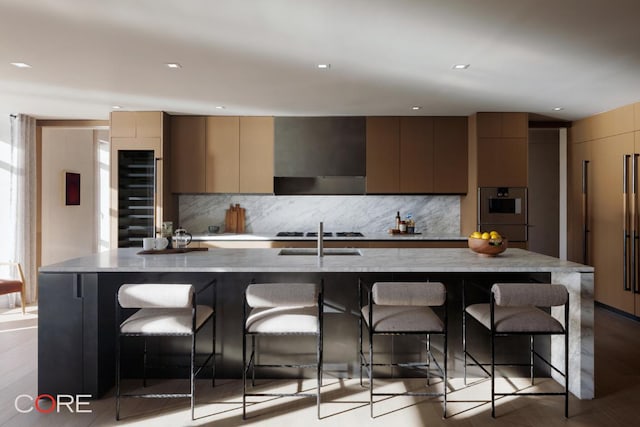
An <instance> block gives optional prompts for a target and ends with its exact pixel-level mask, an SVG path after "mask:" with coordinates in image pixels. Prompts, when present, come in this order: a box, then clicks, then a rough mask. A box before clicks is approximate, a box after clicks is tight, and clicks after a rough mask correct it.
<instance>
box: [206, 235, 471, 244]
mask: <svg viewBox="0 0 640 427" xmlns="http://www.w3.org/2000/svg"><path fill="white" fill-rule="evenodd" d="M316 239H317V237H307V236H301V237H291V236H276V235H275V234H274V233H244V234H235V233H219V234H217V233H216V234H207V233H196V234H193V241H194V242H213V241H247V242H250V241H283V240H286V241H291V240H294V241H295V240H299V241H311V240H316ZM324 240H327V241H336V240H344V241H354V240H358V241H370V240H376V241H380V240H385V241H407V240H417V241H443V240H450V241H466V240H467V236H459V235H437V234H389V233H364V236H363V237H337V236H331V237H324Z"/></svg>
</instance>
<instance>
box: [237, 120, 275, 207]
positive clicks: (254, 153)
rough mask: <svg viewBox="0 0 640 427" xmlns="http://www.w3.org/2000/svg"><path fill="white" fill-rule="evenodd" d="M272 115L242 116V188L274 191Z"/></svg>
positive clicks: (261, 191) (268, 192) (259, 191)
mask: <svg viewBox="0 0 640 427" xmlns="http://www.w3.org/2000/svg"><path fill="white" fill-rule="evenodd" d="M273 132H274V129H273V117H241V118H240V183H239V185H240V190H239V191H240V192H241V193H267V194H272V193H273V149H274V145H273V144H274V139H273V137H274V135H273Z"/></svg>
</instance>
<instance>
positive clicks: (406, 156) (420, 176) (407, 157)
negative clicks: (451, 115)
mask: <svg viewBox="0 0 640 427" xmlns="http://www.w3.org/2000/svg"><path fill="white" fill-rule="evenodd" d="M433 154H434V151H433V118H431V117H401V118H400V192H402V193H432V192H433V177H434V174H433V164H434V157H433Z"/></svg>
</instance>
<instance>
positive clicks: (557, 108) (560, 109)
mask: <svg viewBox="0 0 640 427" xmlns="http://www.w3.org/2000/svg"><path fill="white" fill-rule="evenodd" d="M552 110H553V111H562V110H564V108H562V107H553V108H552Z"/></svg>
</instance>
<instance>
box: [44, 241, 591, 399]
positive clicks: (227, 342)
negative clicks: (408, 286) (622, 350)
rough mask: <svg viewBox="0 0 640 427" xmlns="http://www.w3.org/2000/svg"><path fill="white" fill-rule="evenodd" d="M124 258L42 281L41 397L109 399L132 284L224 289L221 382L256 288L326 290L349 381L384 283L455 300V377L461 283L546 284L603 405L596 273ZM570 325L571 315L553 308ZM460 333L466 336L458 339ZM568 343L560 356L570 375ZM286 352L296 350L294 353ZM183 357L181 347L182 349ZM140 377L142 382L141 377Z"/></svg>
mask: <svg viewBox="0 0 640 427" xmlns="http://www.w3.org/2000/svg"><path fill="white" fill-rule="evenodd" d="M137 252H139V249H135V248H129V249H118V250H112V251H109V252H103V253H100V254H95V255H91V256H87V257H83V258H76V259H72V260H68V261H65V262H62V263H59V264H53V265H49V266H45V267H42V268H41V269H40V276H39V296H40V298H39V299H40V303H39V337H38V342H39V346H38V352H39V354H38V373H39V378H38V387H39V393H50V394H60V393H66V394H73V393H90V394H92V395H94V397H98V396H100V395H102V394H104V393H105V392H106V391H107V390H109V389H110V388H111V387H112V386H113V378H114V376H113V372H114V370H113V368H114V365H115V362H114V343H115V324H116V323H115V294H116V291H117V289H118V287H119V286H120V285H121V284H122V283H151V282H156V283H177V282H180V283H193V284H194V286H195V287H196V288H201V287H203V286H204V285H205V284H206V283H207V282H209V281H210V280H212V279H216V280H217V289H218V303H217V307H216V309H217V316H218V321H217V322H218V327H217V335H218V337H219V342H218V344H217V348H216V353H217V355H218V356H217V357H218V359H217V360H218V366H217V370H218V371H217V373H218V374H219V375H220V376H221V377H227V378H239V377H240V375H241V368H240V366H241V363H240V356H239V355H240V353H239V352H240V349H241V312H242V293H243V291H244V289H245V287H246V285H247V284H248V283H250V281H251V280H256V281H258V282H260V281H265V282H273V281H319V280H320V279H323V280H324V283H325V304H326V306H325V313H326V315H325V361H326V364H325V365H326V371H327V372H328V373H329V374H330V375H336V376H340V377H349V376H353V375H354V374H355V373H356V372H357V363H358V362H357V313H358V300H357V283H358V279H359V278H362V279H363V280H364V281H365V282H367V283H372V282H374V281H380V280H388V281H393V280H397V281H399V280H433V281H435V280H438V281H442V282H444V283H445V285H446V286H447V293H448V306H449V321H450V326H449V328H450V333H451V336H450V343H452V344H453V345H452V346H451V350H450V351H451V352H452V353H453V354H452V356H453V357H451V358H450V360H451V366H450V371H451V372H452V373H453V375H457V373H458V372H460V367H461V361H460V357H459V356H460V350H459V348H460V345H459V341H460V332H459V325H460V312H461V302H460V298H459V296H460V293H461V283H463V282H465V281H475V282H478V283H483V284H485V285H486V286H487V287H488V286H490V284H491V283H493V282H495V281H511V282H513V281H545V282H549V281H551V282H554V283H561V284H564V285H565V286H567V288H568V290H569V294H570V305H571V308H570V314H569V317H570V325H569V334H570V349H569V355H570V356H569V357H570V364H569V366H570V373H569V379H570V390H571V392H572V393H573V394H574V395H576V396H577V397H579V398H581V399H590V398H593V396H594V378H593V375H594V367H593V268H592V267H589V266H585V265H580V264H576V263H572V262H567V261H562V260H559V259H557V258H552V257H548V256H544V255H540V254H536V253H533V252H529V251H526V250H522V249H513V248H510V249H508V250H507V251H506V252H504V253H503V254H501V255H500V256H497V257H493V258H491V257H482V256H478V255H477V254H475V253H473V252H471V251H470V250H469V249H458V248H439V249H405V248H401V249H371V248H361V249H358V250H357V254H356V255H339V256H338V255H327V256H324V257H317V256H310V255H280V249H209V250H208V251H200V252H189V253H182V254H170V255H166V254H162V255H160V254H153V255H140V254H138V253H137ZM552 313H553V314H554V316H557V317H559V318H561V317H562V308H559V309H557V311H556V309H553V311H552ZM456 334H457V335H456ZM562 346H563V343H562V339H559V340H555V339H553V340H552V341H551V343H550V347H551V348H550V353H551V358H552V360H553V362H554V364H558V365H559V366H562V363H561V362H562V360H563V358H564V349H563V347H562ZM285 348H286V347H285ZM174 350H175V351H176V352H179V351H178V350H179V348H176V349H174ZM134 374H135V373H132V375H134Z"/></svg>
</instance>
